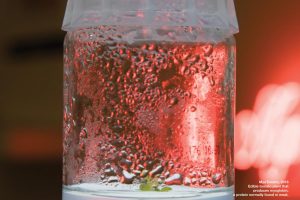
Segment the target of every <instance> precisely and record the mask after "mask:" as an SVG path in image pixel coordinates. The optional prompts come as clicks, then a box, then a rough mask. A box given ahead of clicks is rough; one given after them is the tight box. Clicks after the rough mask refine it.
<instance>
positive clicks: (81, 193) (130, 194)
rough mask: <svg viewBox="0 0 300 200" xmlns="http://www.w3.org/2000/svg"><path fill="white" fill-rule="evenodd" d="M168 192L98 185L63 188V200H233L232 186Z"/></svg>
mask: <svg viewBox="0 0 300 200" xmlns="http://www.w3.org/2000/svg"><path fill="white" fill-rule="evenodd" d="M171 187H172V191H169V192H141V191H140V190H138V186H137V185H123V184H121V185H120V184H119V185H117V186H116V187H111V186H105V185H104V186H103V185H100V184H80V185H72V186H64V188H63V200H121V199H122V200H142V199H149V200H150V199H151V200H154V199H159V200H168V199H184V200H202V199H206V200H233V199H234V198H233V188H234V187H233V186H231V187H222V188H221V187H220V188H213V189H202V188H190V187H186V186H171Z"/></svg>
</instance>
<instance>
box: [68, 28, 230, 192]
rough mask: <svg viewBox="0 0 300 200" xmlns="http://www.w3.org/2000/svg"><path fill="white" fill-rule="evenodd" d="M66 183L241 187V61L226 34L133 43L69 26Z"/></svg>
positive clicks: (115, 34) (113, 33)
mask: <svg viewBox="0 0 300 200" xmlns="http://www.w3.org/2000/svg"><path fill="white" fill-rule="evenodd" d="M64 50H65V57H64V63H65V70H64V163H63V167H64V178H63V181H64V184H65V185H73V184H83V183H96V184H100V185H105V186H106V187H114V188H115V187H118V186H122V185H125V184H126V185H127V186H128V185H137V186H139V185H140V184H142V183H143V181H145V179H155V180H157V181H158V182H159V183H160V184H161V185H167V186H171V187H172V186H174V185H177V186H176V187H178V186H185V187H189V188H196V189H197V188H220V187H228V186H231V185H233V112H234V95H235V94H234V73H233V70H234V64H233V63H234V62H233V60H232V59H233V57H232V56H231V54H232V53H233V51H234V50H233V47H232V44H230V43H229V42H228V41H227V40H226V41H222V42H218V43H211V42H178V41H156V40H137V41H133V42H128V41H124V40H123V39H122V33H121V32H120V31H118V29H116V28H114V27H107V26H101V27H98V28H93V29H84V30H78V31H74V32H69V33H68V34H67V36H66V43H65V49H64Z"/></svg>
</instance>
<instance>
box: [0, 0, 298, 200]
mask: <svg viewBox="0 0 300 200" xmlns="http://www.w3.org/2000/svg"><path fill="white" fill-rule="evenodd" d="M235 3H236V10H237V16H238V20H239V25H240V33H239V34H238V35H237V36H236V39H237V113H240V112H242V111H243V110H245V109H250V110H252V109H253V108H254V104H255V101H256V97H257V94H258V93H259V91H260V90H261V89H262V88H264V87H265V86H266V85H269V84H277V85H284V84H286V83H288V82H297V83H300V12H299V10H300V1H299V0H288V1H287V0H264V1H261V0H248V1H247V0H236V1H235ZM65 5H66V0H63V1H62V0H43V1H40V0H2V1H1V2H0V16H1V18H0V23H1V24H0V25H1V31H0V197H1V199H7V200H19V199H23V200H40V199H43V200H59V199H61V179H62V178H61V176H62V173H61V159H62V158H61V144H62V141H61V135H62V110H63V109H62V70H63V63H62V45H63V38H64V34H65V33H64V32H62V31H61V29H60V27H61V23H62V19H63V15H64V9H65ZM278 100H279V101H280V98H279V99H278ZM263 101H265V102H264V104H265V105H267V104H268V98H267V97H265V98H263ZM293 112H294V114H295V113H298V114H299V113H300V106H299V107H296V108H295V111H293ZM299 123H300V122H299ZM271 137H272V135H271ZM274 137H275V136H274ZM262 142H263V141H262ZM299 144H300V143H299ZM287 148H288V147H287ZM299 152H300V151H299ZM239 169H242V168H241V167H239ZM299 169H300V165H299V162H298V164H297V162H295V163H291V164H290V166H288V171H287V173H286V176H287V179H289V180H290V194H289V195H290V198H289V199H295V200H296V199H299V198H300V192H299V191H298V188H299V184H300V170H299ZM261 172H262V171H261V169H260V168H259V166H255V165H253V166H252V165H251V164H249V166H247V167H244V168H243V170H237V173H236V192H237V193H242V192H248V189H247V185H248V184H251V183H257V181H258V179H259V176H260V175H261ZM238 199H247V198H238ZM252 199H253V198H252ZM266 199H267V198H266ZM276 200H277V199H276Z"/></svg>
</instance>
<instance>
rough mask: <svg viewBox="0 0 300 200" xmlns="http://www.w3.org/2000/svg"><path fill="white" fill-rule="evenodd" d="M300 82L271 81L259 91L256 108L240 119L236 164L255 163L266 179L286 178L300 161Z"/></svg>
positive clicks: (253, 164) (247, 166)
mask: <svg viewBox="0 0 300 200" xmlns="http://www.w3.org/2000/svg"><path fill="white" fill-rule="evenodd" d="M299 104H300V85H299V84H297V83H288V84H285V85H282V86H278V85H268V86H266V87H264V88H263V89H262V90H261V91H260V92H259V94H258V96H257V98H256V102H255V106H254V109H253V111H246V110H244V111H241V112H240V113H239V114H238V115H237V120H236V136H235V144H236V147H235V166H236V168H238V169H248V168H250V167H255V168H258V169H259V175H260V177H261V178H263V179H284V178H286V176H287V173H288V170H289V167H290V166H291V165H293V164H295V163H297V162H299V161H300V157H299V153H298V152H299V151H300V113H297V112H296V109H297V107H298V106H299Z"/></svg>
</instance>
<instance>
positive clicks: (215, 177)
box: [212, 173, 222, 184]
mask: <svg viewBox="0 0 300 200" xmlns="http://www.w3.org/2000/svg"><path fill="white" fill-rule="evenodd" d="M221 179H222V174H220V173H215V174H214V175H213V176H212V182H213V183H214V184H219V183H220V181H221Z"/></svg>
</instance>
